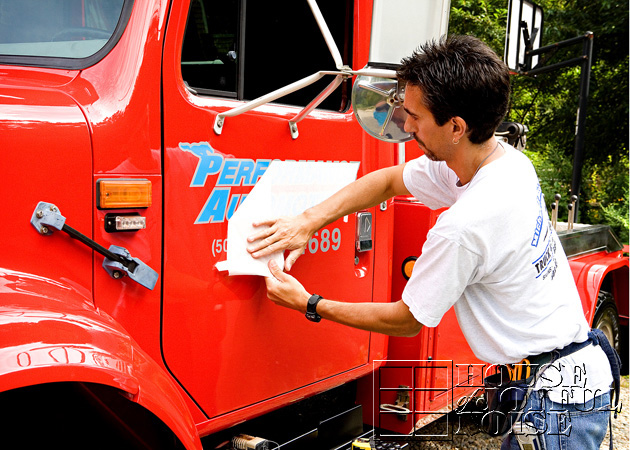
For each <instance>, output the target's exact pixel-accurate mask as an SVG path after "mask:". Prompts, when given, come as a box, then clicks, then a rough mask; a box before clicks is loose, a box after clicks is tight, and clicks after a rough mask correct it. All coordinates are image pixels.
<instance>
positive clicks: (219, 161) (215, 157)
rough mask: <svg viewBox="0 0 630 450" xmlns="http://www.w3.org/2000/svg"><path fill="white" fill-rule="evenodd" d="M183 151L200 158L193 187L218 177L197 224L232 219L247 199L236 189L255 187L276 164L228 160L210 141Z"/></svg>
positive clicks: (189, 145)
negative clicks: (235, 190)
mask: <svg viewBox="0 0 630 450" xmlns="http://www.w3.org/2000/svg"><path fill="white" fill-rule="evenodd" d="M179 148H180V150H182V151H184V152H188V153H192V154H193V155H195V156H196V157H197V158H198V159H199V161H198V162H197V167H196V169H195V172H194V173H193V176H192V179H191V181H190V187H195V188H198V187H206V184H210V183H211V182H210V183H209V182H208V177H210V176H215V175H216V176H217V177H216V182H215V184H214V187H213V189H212V192H211V193H210V195H209V196H208V198H207V199H206V202H205V204H204V205H203V208H201V211H199V215H198V216H197V219H196V220H195V223H196V224H199V223H220V222H225V221H226V220H229V219H230V218H231V217H232V215H233V214H234V212H235V211H236V209H237V208H238V207H239V206H240V205H241V204H242V203H243V202H244V201H245V199H246V198H247V193H232V187H233V186H254V185H255V184H256V183H257V182H258V180H260V178H261V177H262V176H263V175H264V174H265V172H266V171H267V169H268V168H269V165H270V164H271V161H272V160H271V159H257V160H253V159H249V158H231V157H226V156H224V155H223V154H221V153H220V152H219V151H217V150H215V149H214V148H212V146H211V145H210V143H208V142H195V143H188V142H180V143H179ZM286 161H292V160H286ZM328 162H334V161H328ZM335 162H346V161H335ZM301 201H305V199H302V200H301Z"/></svg>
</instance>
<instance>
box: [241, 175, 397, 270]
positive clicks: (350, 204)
mask: <svg viewBox="0 0 630 450" xmlns="http://www.w3.org/2000/svg"><path fill="white" fill-rule="evenodd" d="M404 167H405V165H404V164H401V165H398V166H393V167H387V168H385V169H381V170H377V171H375V172H371V173H368V174H367V175H365V176H363V177H361V178H359V179H358V180H356V181H355V182H353V183H351V184H349V185H348V186H346V187H345V188H343V189H341V190H340V191H339V192H337V193H336V194H334V195H333V196H331V197H330V198H328V199H327V200H325V201H323V202H322V203H320V204H318V205H316V206H314V207H312V208H310V209H307V210H306V211H304V212H303V213H302V214H300V215H298V216H295V217H282V218H279V219H274V220H271V221H266V222H260V223H255V224H254V226H263V225H267V228H265V229H264V230H261V231H259V232H257V233H255V234H253V235H251V236H249V237H248V238H247V241H248V242H249V243H250V245H249V247H248V248H247V250H248V251H249V252H250V253H251V254H252V256H253V257H254V258H259V257H261V256H267V255H270V254H272V253H275V252H278V251H283V250H287V249H288V250H291V252H290V254H289V256H288V257H287V260H286V263H285V268H286V269H287V270H290V269H291V266H292V265H293V263H294V262H295V261H296V260H297V258H298V257H299V256H300V255H301V254H302V252H303V250H304V249H305V248H306V245H307V244H308V240H309V239H310V238H311V237H312V236H313V234H314V233H315V232H316V231H317V230H319V229H320V228H322V227H325V226H326V225H328V224H329V223H332V222H334V221H335V220H337V219H339V218H340V217H343V216H346V215H348V214H351V213H353V212H355V211H360V210H362V209H366V208H371V207H372V206H375V205H378V204H379V203H381V202H383V201H385V200H387V199H390V198H392V197H394V196H397V195H409V191H408V190H407V188H406V186H405V184H404V182H403V177H402V173H403V169H404Z"/></svg>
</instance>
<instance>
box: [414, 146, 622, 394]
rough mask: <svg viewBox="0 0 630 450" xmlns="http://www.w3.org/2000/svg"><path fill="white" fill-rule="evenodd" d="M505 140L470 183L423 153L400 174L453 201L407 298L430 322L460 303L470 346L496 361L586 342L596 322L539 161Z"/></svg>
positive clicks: (422, 193)
mask: <svg viewBox="0 0 630 450" xmlns="http://www.w3.org/2000/svg"><path fill="white" fill-rule="evenodd" d="M501 145H502V146H503V148H504V149H505V153H504V154H503V155H502V156H501V157H499V158H497V159H496V160H494V161H492V162H491V163H489V164H487V165H485V166H484V167H482V168H481V169H480V170H479V171H478V172H477V174H476V175H475V176H474V177H473V179H472V181H471V182H469V183H468V184H467V185H464V186H459V183H458V178H457V175H456V174H455V173H454V172H453V171H452V170H451V169H450V168H449V167H448V166H447V165H446V163H444V162H433V161H431V160H429V159H428V158H426V157H420V158H418V159H416V160H413V161H411V162H409V163H408V164H407V165H406V167H405V170H404V172H403V180H404V183H405V185H406V187H407V189H408V190H409V192H411V194H413V195H414V196H415V197H416V198H417V199H418V200H419V201H421V202H422V203H424V204H425V205H427V206H428V207H429V208H431V209H438V208H442V207H449V209H448V210H446V211H445V212H443V213H442V214H441V215H440V216H439V218H438V220H437V223H436V224H435V226H434V227H433V228H432V229H431V230H430V231H429V233H428V235H427V241H426V242H425V244H424V246H423V249H422V254H421V255H420V257H419V258H418V260H417V261H416V264H415V266H414V270H413V274H412V276H411V279H410V280H409V281H408V283H407V286H406V287H405V290H404V291H403V296H402V297H403V301H404V302H405V304H406V305H407V306H408V307H409V309H410V311H411V312H412V314H413V315H414V317H415V318H416V320H418V321H419V322H420V323H422V324H423V325H425V326H429V327H435V326H437V325H438V323H439V322H440V320H441V318H442V316H443V315H444V314H445V313H446V312H447V311H448V310H449V308H451V306H454V309H455V314H456V315H457V320H458V322H459V325H460V328H461V329H462V332H463V333H464V336H465V337H466V340H467V341H468V343H469V345H470V347H471V348H472V350H473V352H474V353H475V355H476V356H477V357H478V358H479V359H481V360H483V361H486V362H489V363H491V364H505V363H516V362H518V361H520V360H522V359H523V358H525V357H526V356H528V355H537V354H539V353H543V352H548V351H550V350H554V349H558V348H562V347H565V346H566V345H568V344H570V343H572V342H583V341H585V340H586V339H587V333H588V331H589V329H590V327H589V325H588V323H587V322H586V319H585V317H584V313H583V311H582V307H581V302H580V298H579V294H578V292H577V288H576V286H575V282H574V280H573V277H572V275H571V270H570V268H569V263H568V261H567V258H566V255H565V253H564V250H563V248H562V245H561V244H560V241H559V239H558V236H557V234H556V232H555V230H553V228H552V226H551V222H550V220H549V217H548V214H547V209H546V206H545V202H544V197H543V194H542V191H541V189H540V185H539V183H538V177H537V175H536V172H535V170H534V167H533V166H532V164H531V162H530V161H529V160H528V159H527V157H526V156H525V155H523V154H522V153H521V152H519V151H517V150H515V149H514V148H513V147H511V146H509V145H507V144H503V143H502V144H501ZM498 151H501V149H499V150H498ZM596 350H597V352H596V353H597V354H598V355H599V354H601V357H602V358H603V362H604V364H605V365H606V366H607V359H606V356H605V354H604V353H603V352H602V351H601V350H600V349H596ZM582 352H584V350H582V351H580V352H579V353H580V354H581V353H582ZM587 352H588V351H587ZM577 355H578V354H574V355H572V358H573V359H575V358H576V357H577ZM564 359H565V358H563V360H564ZM596 361H597V362H598V363H599V364H601V360H600V358H596ZM559 362H562V361H559ZM581 362H582V361H580V363H581ZM589 365H590V362H589ZM586 369H587V370H588V367H586ZM569 373H570V374H571V375H572V374H573V370H570V372H569ZM587 373H588V374H589V375H590V373H589V372H587ZM589 378H590V376H589ZM609 378H610V381H608V379H606V380H605V381H604V383H607V386H609V385H610V382H611V381H612V377H609ZM594 381H596V380H594ZM599 384H600V383H599V382H597V385H599ZM556 389H557V388H556ZM552 390H554V389H552ZM556 398H557V397H556ZM580 403H581V402H580Z"/></svg>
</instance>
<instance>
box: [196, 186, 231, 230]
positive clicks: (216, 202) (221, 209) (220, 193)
mask: <svg viewBox="0 0 630 450" xmlns="http://www.w3.org/2000/svg"><path fill="white" fill-rule="evenodd" d="M229 196H230V188H214V189H213V190H212V193H211V194H210V196H209V197H208V200H207V201H206V204H205V205H203V208H201V212H200V213H199V216H198V217H197V220H195V223H217V222H223V221H225V210H226V209H227V204H228V198H229Z"/></svg>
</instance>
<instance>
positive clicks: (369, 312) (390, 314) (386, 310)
mask: <svg viewBox="0 0 630 450" xmlns="http://www.w3.org/2000/svg"><path fill="white" fill-rule="evenodd" d="M269 269H270V270H271V273H272V274H273V278H266V279H265V281H266V283H267V296H268V297H269V299H270V300H272V301H273V302H274V303H276V304H277V305H280V306H284V307H286V308H291V309H295V310H297V311H300V312H301V313H306V304H307V303H308V299H309V297H310V296H311V294H309V293H308V292H307V291H306V289H304V287H303V286H302V285H301V284H300V283H299V282H298V281H297V280H296V279H295V278H293V277H292V276H291V275H289V274H286V273H284V272H283V271H282V269H280V268H279V267H278V266H277V265H276V263H275V262H274V261H273V260H272V261H270V262H269ZM317 313H318V314H319V315H320V316H322V318H324V319H326V320H331V321H333V322H337V323H340V324H343V325H347V326H350V327H353V328H358V329H360V330H366V331H374V332H376V333H382V334H387V335H389V336H404V337H411V336H415V335H416V334H418V333H419V332H420V329H421V328H422V324H421V323H420V322H418V321H417V320H416V319H415V317H414V316H413V314H411V311H409V308H408V307H407V305H406V304H405V303H404V302H403V301H402V300H399V301H397V302H395V303H346V302H339V301H335V300H328V299H322V300H320V301H319V303H318V304H317Z"/></svg>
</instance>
